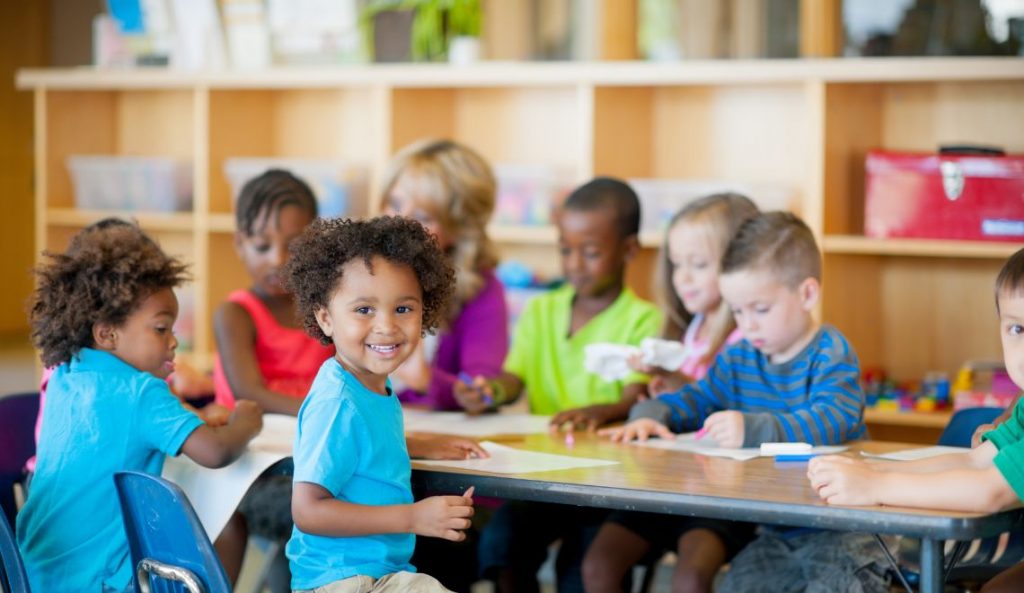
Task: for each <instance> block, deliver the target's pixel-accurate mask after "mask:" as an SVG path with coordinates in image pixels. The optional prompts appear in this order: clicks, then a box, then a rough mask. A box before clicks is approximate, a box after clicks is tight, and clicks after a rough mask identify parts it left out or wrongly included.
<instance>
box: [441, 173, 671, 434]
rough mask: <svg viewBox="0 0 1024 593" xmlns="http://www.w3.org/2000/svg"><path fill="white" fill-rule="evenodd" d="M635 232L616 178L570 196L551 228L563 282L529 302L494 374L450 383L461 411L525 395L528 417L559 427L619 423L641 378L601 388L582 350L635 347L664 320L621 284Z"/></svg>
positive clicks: (634, 207) (636, 218)
mask: <svg viewBox="0 0 1024 593" xmlns="http://www.w3.org/2000/svg"><path fill="white" fill-rule="evenodd" d="M639 227H640V203H639V200H638V199H637V197H636V194H635V193H634V192H633V190H632V189H631V188H630V187H629V186H628V185H626V184H625V183H623V182H621V181H619V180H616V179H611V178H602V177H599V178H596V179H594V180H593V181H590V182H589V183H586V184H584V185H582V186H580V187H579V188H578V189H576V191H574V192H573V193H572V195H570V196H569V198H568V199H567V200H566V201H565V206H564V208H563V211H562V215H561V216H560V218H559V221H558V234H559V251H560V253H561V259H562V270H563V272H564V273H565V278H566V284H565V285H564V286H562V287H561V288H558V289H557V290H554V291H552V292H550V293H548V294H545V295H542V296H538V297H536V298H534V299H532V300H530V301H529V302H528V303H527V305H526V308H525V310H524V311H523V314H522V316H521V317H520V318H519V322H518V323H517V324H516V329H515V334H514V336H513V339H512V348H511V350H510V351H509V353H508V357H507V358H506V359H505V365H504V372H503V373H502V374H501V375H500V376H498V377H494V378H485V377H476V378H475V379H474V380H473V385H472V386H469V385H466V384H465V383H462V382H458V383H456V385H455V398H456V400H457V401H458V402H459V404H460V405H462V407H463V408H465V409H466V411H468V412H471V413H478V412H483V411H486V410H488V409H493V408H497V407H500V406H502V405H505V404H510V403H512V402H514V401H516V400H517V399H518V398H519V397H520V395H522V393H523V391H524V390H525V391H526V392H527V398H528V400H529V404H530V412H531V413H534V414H544V415H553V416H554V418H552V424H554V425H557V426H562V425H563V424H569V423H572V425H573V426H579V427H581V428H582V427H586V428H588V429H591V430H593V429H594V428H596V427H598V426H600V425H602V424H605V423H608V422H611V421H614V420H620V419H623V418H625V417H626V415H627V414H628V413H629V407H630V406H631V405H632V404H633V402H634V401H635V400H636V398H637V396H638V395H640V394H641V393H643V391H644V385H645V378H644V376H643V375H639V374H633V375H631V376H629V377H627V378H626V379H625V380H622V381H612V382H608V381H604V380H603V379H601V378H600V377H598V376H597V375H595V374H592V373H587V372H586V371H584V370H583V359H584V347H585V346H587V345H588V344H595V343H599V342H612V343H617V344H631V345H639V344H640V341H641V340H643V339H644V338H647V337H650V336H653V335H657V333H658V329H659V327H660V324H661V313H660V312H659V311H658V309H657V308H656V307H655V306H654V305H652V304H651V303H648V302H647V301H644V300H642V299H640V298H639V297H637V296H636V295H635V294H634V293H633V291H632V290H630V289H629V288H628V287H626V286H625V269H626V263H627V262H628V261H629V260H630V259H632V258H633V256H634V255H635V254H636V252H637V250H638V249H639V243H638V241H637V233H638V232H639Z"/></svg>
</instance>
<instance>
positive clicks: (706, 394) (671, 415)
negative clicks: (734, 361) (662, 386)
mask: <svg viewBox="0 0 1024 593" xmlns="http://www.w3.org/2000/svg"><path fill="white" fill-rule="evenodd" d="M731 375H732V367H731V365H730V364H729V362H728V360H727V359H726V358H725V356H724V355H719V356H718V358H717V359H716V362H715V364H714V365H713V366H712V367H711V368H710V369H709V370H708V374H707V375H706V376H705V377H704V378H703V379H701V380H700V381H697V382H695V383H690V384H688V385H684V386H683V388H682V389H680V390H679V391H675V392H672V393H666V394H664V395H660V396H658V397H656V398H652V399H649V400H645V401H642V402H639V403H637V404H636V405H635V406H633V407H632V409H630V411H629V419H630V420H631V421H632V420H636V419H639V418H650V419H652V420H655V421H657V422H660V423H661V424H664V425H665V426H667V427H669V428H670V429H671V430H672V432H676V433H680V432H689V431H693V430H697V429H699V428H700V427H701V426H702V425H703V424H704V420H705V419H706V418H707V417H708V416H710V415H711V414H713V413H714V412H717V411H719V410H726V409H728V408H729V399H730V397H729V393H730V392H731V391H732V388H731V378H730V377H731Z"/></svg>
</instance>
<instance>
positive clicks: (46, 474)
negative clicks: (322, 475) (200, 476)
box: [17, 348, 202, 591]
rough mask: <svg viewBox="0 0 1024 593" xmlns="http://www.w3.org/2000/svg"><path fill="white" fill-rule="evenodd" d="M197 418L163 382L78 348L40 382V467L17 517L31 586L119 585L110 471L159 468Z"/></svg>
mask: <svg viewBox="0 0 1024 593" xmlns="http://www.w3.org/2000/svg"><path fill="white" fill-rule="evenodd" d="M200 424H202V421H201V420H200V419H199V417H198V416H196V415H195V414H193V413H192V412H190V411H188V410H186V409H185V408H183V407H182V405H181V402H180V401H178V399H177V398H176V397H174V395H173V394H172V393H171V391H170V389H168V387H167V382H166V381H164V380H162V379H158V378H157V377H154V376H153V375H151V374H149V373H145V372H142V371H139V370H136V369H135V368H134V367H132V366H131V365H129V364H127V363H126V362H124V361H122V360H121V359H119V358H117V357H116V356H114V355H113V354H109V353H107V352H103V351H100V350H92V349H89V348H85V349H83V350H82V351H81V352H79V353H78V355H77V356H76V357H75V358H74V359H72V360H71V362H69V363H68V364H63V365H61V366H60V367H58V368H57V370H56V371H54V373H53V376H52V377H50V382H49V384H48V385H47V388H46V406H45V408H44V410H43V425H42V430H41V432H40V434H39V446H38V450H37V454H36V471H35V476H33V478H32V488H31V489H30V492H29V496H28V500H27V501H26V503H25V508H23V509H22V511H21V513H19V515H18V529H17V531H18V545H19V546H20V547H21V553H22V556H23V557H24V559H25V569H26V570H27V572H28V577H29V581H31V584H32V590H33V591H101V590H103V589H104V587H107V588H112V589H114V590H117V591H123V590H124V589H125V588H126V587H127V586H128V584H129V582H130V581H131V578H132V567H131V562H130V559H129V555H128V539H127V537H126V536H125V532H124V524H123V523H122V521H121V508H120V505H119V504H118V499H117V492H116V490H115V489H114V473H115V472H119V471H124V470H134V471H141V472H146V473H149V474H153V475H160V472H161V470H162V469H163V465H164V457H165V456H166V455H177V454H178V451H179V450H180V449H181V446H182V445H183V444H184V443H185V441H186V439H188V437H189V435H190V434H192V431H193V430H195V429H196V428H197V427H198V426H199V425H200Z"/></svg>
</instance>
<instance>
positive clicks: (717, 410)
mask: <svg viewBox="0 0 1024 593" xmlns="http://www.w3.org/2000/svg"><path fill="white" fill-rule="evenodd" d="M721 269H722V272H721V280H720V282H721V292H722V298H723V299H724V300H725V301H726V302H727V303H728V304H729V306H730V307H731V309H732V312H733V315H734V316H735V318H736V325H737V327H738V328H739V329H740V330H741V332H742V333H743V337H744V339H743V340H742V341H741V342H739V343H737V344H734V345H732V346H730V347H728V348H727V349H726V350H724V351H723V352H722V354H720V355H719V356H718V358H717V359H716V360H715V364H714V366H713V367H712V368H711V369H710V370H709V371H708V374H707V376H706V377H705V378H704V379H702V380H700V381H698V382H696V383H692V384H690V385H687V386H685V387H683V388H682V389H681V390H680V391H677V392H675V393H669V394H665V395H663V396H661V397H659V398H656V399H653V400H648V401H644V402H640V403H638V404H637V405H635V406H633V408H632V409H631V410H630V422H629V423H628V424H627V425H625V426H624V427H622V428H618V429H613V430H608V431H604V432H605V434H608V435H609V436H611V438H612V439H613V440H618V441H630V440H633V439H638V440H645V439H647V438H648V437H651V436H659V437H662V438H674V437H675V434H674V433H681V432H689V431H694V430H698V429H699V431H700V432H699V433H698V436H700V435H702V434H703V435H706V436H707V437H708V438H711V439H714V441H715V442H716V443H718V445H719V446H721V447H757V446H759V445H760V444H761V443H765V442H779V441H804V442H808V443H811V444H813V445H831V444H839V443H843V442H845V441H849V440H853V439H857V438H861V437H863V436H864V435H865V428H864V421H863V416H864V392H863V390H862V389H861V387H860V383H859V376H860V364H859V362H858V360H857V355H856V353H855V352H854V351H853V348H852V347H851V346H850V344H849V342H847V341H846V338H844V337H843V335H842V334H841V333H840V332H839V331H838V330H837V329H836V328H834V327H832V326H828V325H826V326H822V325H821V324H819V323H818V322H817V321H815V319H814V316H813V310H814V307H815V306H816V305H817V303H818V299H819V297H820V294H821V253H820V252H819V250H818V247H817V244H816V243H815V240H814V235H813V234H812V233H811V231H810V229H809V228H808V227H807V225H806V224H804V222H803V221H801V220H800V219H799V218H797V217H796V216H794V215H792V214H790V213H787V212H769V213H764V214H761V215H759V216H757V217H754V218H752V219H750V220H748V221H746V222H745V223H744V224H743V225H742V226H741V227H740V228H739V229H738V230H737V232H736V236H735V237H733V239H732V241H730V243H729V247H728V249H727V250H726V252H725V255H724V256H723V259H722V265H721ZM605 529H608V530H614V531H616V533H615V535H616V536H617V537H616V538H615V539H616V540H617V541H619V542H622V543H625V542H628V541H635V542H636V547H637V548H638V549H637V552H638V553H639V554H640V555H639V556H638V558H637V559H638V560H639V559H640V557H642V556H643V555H644V554H646V553H649V552H650V551H657V548H658V547H669V546H671V548H672V549H674V550H675V551H677V552H678V553H679V554H680V556H683V555H690V556H693V557H695V558H698V559H700V561H694V562H692V564H693V567H694V568H693V571H692V572H693V574H690V575H685V574H683V575H679V574H677V575H676V576H677V582H676V583H675V585H676V586H674V588H673V590H674V591H710V590H711V581H712V579H713V578H714V570H717V566H720V565H721V563H722V562H725V561H727V560H728V559H729V557H730V556H732V555H733V554H736V553H737V551H738V550H740V549H742V548H743V547H744V545H746V544H747V543H748V542H749V541H750V539H751V537H752V528H751V527H750V526H743V525H741V524H736V523H732V522H727V521H715V520H707V519H700V518H689V517H664V516H656V517H651V516H644V515H642V514H636V513H621V514H615V515H613V516H612V517H611V518H610V519H609V523H607V524H606V525H605V526H604V527H602V534H601V535H603V531H604V530H605ZM619 532H621V533H619ZM601 535H599V536H598V541H601ZM866 543H867V545H864V544H865V541H863V538H859V537H857V536H853V537H850V536H845V535H839V534H834V533H828V532H810V533H808V532H806V531H792V530H774V529H773V530H767V533H766V534H764V535H762V536H761V537H760V538H758V540H757V542H756V544H754V545H751V546H750V547H748V548H747V549H746V550H744V551H743V552H742V553H741V554H740V555H739V556H737V557H736V558H735V559H734V560H733V562H732V566H733V568H732V569H731V570H730V571H729V573H728V574H727V575H726V579H727V580H729V581H731V584H730V585H729V586H725V584H724V583H723V584H722V590H725V591H734V590H735V591H756V590H761V589H764V590H787V591H788V590H804V589H805V588H807V586H809V584H810V583H811V582H813V583H815V584H816V585H820V586H822V587H823V588H822V590H835V591H845V590H848V588H849V586H850V585H852V584H853V583H854V582H856V581H857V580H860V581H861V583H860V584H861V589H862V590H864V591H875V590H877V591H884V590H885V589H884V579H883V578H882V577H881V574H883V573H884V565H883V564H878V565H877V566H874V563H875V562H876V560H878V558H877V555H876V554H875V549H874V548H873V547H872V546H873V545H874V543H873V542H871V541H870V540H868V541H867V542H866ZM640 548H642V549H640ZM620 553H623V551H620ZM709 555H710V556H711V557H712V559H713V560H714V562H709V561H707V560H708V558H707V557H708V556H709ZM588 559H589V557H588ZM681 560H682V561H683V563H684V564H687V563H688V562H687V560H686V559H685V558H684V559H681ZM705 567H707V568H710V567H714V570H707V569H705ZM584 568H585V569H586V564H585V565H584ZM864 568H868V569H869V570H862V569H864ZM676 572H677V573H679V570H678V569H677V571H676ZM767 574H771V575H772V577H771V578H770V579H766V578H765V576H766V575H767ZM823 579H824V580H823ZM787 586H791V587H789V588H787ZM773 588H775V589H773ZM861 589H858V590H861Z"/></svg>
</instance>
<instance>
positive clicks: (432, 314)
mask: <svg viewBox="0 0 1024 593" xmlns="http://www.w3.org/2000/svg"><path fill="white" fill-rule="evenodd" d="M374 257H382V258H384V259H386V260H388V261H389V262H392V263H396V264H403V265H407V266H409V267H410V268H412V271H413V273H415V274H416V279H417V280H419V283H420V288H422V289H423V332H424V333H427V332H433V331H434V330H435V329H436V328H437V327H438V325H439V324H440V323H441V321H442V320H443V319H444V313H445V311H446V310H447V307H448V302H449V300H450V299H451V298H452V294H453V293H454V290H455V273H454V272H453V271H452V267H451V264H449V263H448V258H446V257H445V255H444V253H443V252H442V251H441V248H440V247H439V246H438V244H437V240H436V239H435V238H434V237H433V236H432V235H431V234H430V233H429V232H427V230H426V229H424V228H423V225H421V224H420V223H418V222H416V221H414V220H409V219H406V218H402V217H396V216H381V217H377V218H372V219H369V220H348V219H339V218H331V219H317V220H314V221H313V223H312V224H311V225H309V226H308V227H306V230H305V231H303V233H302V235H300V236H299V238H298V239H296V240H295V243H293V244H292V247H291V258H290V259H289V260H288V263H287V264H285V268H284V278H285V285H286V287H287V288H288V290H289V291H291V292H292V294H294V295H295V301H296V306H297V307H298V310H299V316H300V317H301V318H302V324H303V326H304V327H305V329H306V332H307V333H308V334H309V335H310V336H312V337H314V338H316V339H317V340H320V343H321V344H324V345H327V344H330V343H331V339H330V338H329V337H327V336H326V335H324V332H323V331H322V330H321V329H320V326H319V325H318V324H317V322H316V312H317V311H318V310H320V309H325V308H327V306H328V303H329V302H330V300H331V296H332V295H333V294H334V291H335V290H336V289H337V287H338V286H339V282H340V281H341V279H342V270H343V269H344V267H345V265H346V264H347V263H349V262H350V261H352V260H355V259H359V260H362V261H363V262H365V263H366V265H367V267H369V266H370V262H371V260H372V259H373V258H374Z"/></svg>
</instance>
